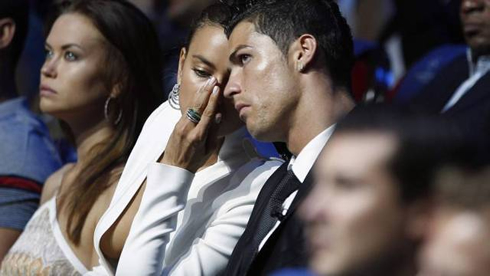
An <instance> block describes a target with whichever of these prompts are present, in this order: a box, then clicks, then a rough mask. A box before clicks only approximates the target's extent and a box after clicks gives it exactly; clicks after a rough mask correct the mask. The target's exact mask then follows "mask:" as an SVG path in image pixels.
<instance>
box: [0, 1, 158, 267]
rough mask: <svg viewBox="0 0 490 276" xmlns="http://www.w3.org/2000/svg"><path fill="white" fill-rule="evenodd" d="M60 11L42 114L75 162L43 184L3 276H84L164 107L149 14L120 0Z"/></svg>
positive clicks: (52, 24)
mask: <svg viewBox="0 0 490 276" xmlns="http://www.w3.org/2000/svg"><path fill="white" fill-rule="evenodd" d="M57 8H58V9H57V10H58V11H57V12H56V13H55V15H54V16H53V18H52V20H50V21H49V22H48V26H47V27H48V30H49V34H48V36H47V38H46V44H45V49H46V60H45V62H44V65H43V67H42V69H41V86H40V97H41V101H40V107H41V110H42V111H43V112H45V113H48V114H50V115H52V116H54V117H56V118H58V119H60V120H62V121H63V122H64V124H65V127H66V130H67V132H68V133H69V135H70V136H71V138H72V140H73V142H74V143H75V146H76V148H77V154H78V160H77V162H76V163H72V164H68V165H65V166H64V167H63V168H61V169H60V170H58V171H56V172H55V173H54V174H52V175H51V176H50V177H49V179H48V180H47V181H46V183H45V185H44V189H43V194H42V198H41V202H42V203H43V205H42V206H41V207H40V208H39V209H38V211H37V212H36V213H35V214H34V216H33V217H32V218H31V220H30V221H29V223H28V224H27V226H26V229H25V230H24V232H23V233H22V235H21V236H20V238H19V239H18V240H17V242H16V243H15V244H14V246H13V247H12V248H11V249H10V251H9V252H8V254H7V256H6V257H5V259H4V261H3V263H2V266H1V271H0V274H5V275H15V274H22V273H23V271H30V272H31V273H33V274H44V275H79V274H83V273H85V272H86V271H87V270H88V269H89V268H91V267H93V266H95V265H97V264H98V257H97V254H96V253H95V251H94V247H93V235H94V234H93V233H94V229H95V225H96V224H97V221H98V220H99V218H100V216H102V214H103V213H104V211H105V209H106V208H107V206H108V205H109V202H110V201H111V198H112V194H113V192H114V188H115V183H116V182H117V180H118V179H119V176H120V173H121V169H122V167H123V166H124V164H125V162H126V159H127V157H128V155H129V153H130V152H131V149H132V147H133V145H134V143H135V142H136V138H137V137H138V135H139V132H140V131H141V128H142V127H143V123H144V122H145V120H146V119H147V117H148V116H149V114H150V113H151V112H152V111H153V110H154V109H155V108H156V106H158V104H159V103H160V102H161V101H162V97H161V90H162V88H161V77H162V76H161V68H162V67H161V63H160V59H159V57H160V49H159V46H158V40H157V36H156V33H155V31H154V29H153V27H152V25H151V23H150V21H149V20H148V19H147V18H146V17H145V15H144V14H143V13H141V12H140V11H139V10H138V9H137V8H136V7H134V6H133V5H131V4H129V3H128V2H126V1H124V0H74V1H63V2H62V3H61V4H59V6H57ZM42 162H44V161H42Z"/></svg>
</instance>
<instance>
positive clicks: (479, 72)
mask: <svg viewBox="0 0 490 276" xmlns="http://www.w3.org/2000/svg"><path fill="white" fill-rule="evenodd" d="M466 57H467V59H468V66H469V69H470V70H469V77H468V79H467V80H465V81H464V82H463V83H462V84H461V85H460V86H459V87H458V89H456V91H455V92H454V94H453V95H452V96H451V98H450V99H449V101H448V102H447V103H446V105H445V106H444V108H443V109H442V110H441V113H444V112H446V111H447V110H449V109H450V108H451V107H453V106H454V105H455V104H456V103H457V102H458V101H459V100H460V99H461V98H462V97H463V96H464V95H465V94H466V92H468V91H469V90H470V89H471V88H472V87H473V86H474V85H475V84H476V83H477V82H478V81H479V80H480V79H481V78H482V77H483V76H484V75H485V74H486V73H488V71H489V70H490V56H480V57H478V58H477V59H476V62H475V61H474V59H473V56H472V52H471V49H469V48H468V50H467V52H466Z"/></svg>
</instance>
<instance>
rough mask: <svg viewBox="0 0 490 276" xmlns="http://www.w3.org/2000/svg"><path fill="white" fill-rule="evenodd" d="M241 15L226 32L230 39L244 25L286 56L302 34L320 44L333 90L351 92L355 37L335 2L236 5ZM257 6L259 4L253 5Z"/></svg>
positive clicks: (282, 0)
mask: <svg viewBox="0 0 490 276" xmlns="http://www.w3.org/2000/svg"><path fill="white" fill-rule="evenodd" d="M237 2H239V3H236V4H235V6H237V7H240V8H242V10H243V7H246V8H247V9H246V10H245V11H243V12H239V13H238V14H237V15H236V16H235V18H234V19H233V20H232V21H231V23H230V25H229V26H228V28H227V35H228V36H229V35H230V34H231V32H232V31H233V29H234V28H235V27H236V25H238V24H239V23H240V22H242V21H246V22H251V23H253V24H254V25H255V31H257V32H258V33H261V34H264V35H267V36H269V37H270V38H271V39H272V40H274V41H275V43H276V44H277V46H278V47H279V49H281V51H282V53H283V54H284V55H287V53H288V51H289V47H290V45H291V43H292V42H294V41H295V40H296V39H297V38H299V37H300V36H301V35H303V34H311V35H313V36H314V37H315V39H316V40H317V43H318V46H319V49H320V50H321V51H320V55H318V56H317V57H318V58H322V59H324V60H323V61H324V64H325V67H326V68H327V69H328V71H329V73H330V77H331V78H332V82H333V85H334V86H337V87H345V88H347V89H348V90H350V83H351V70H352V64H353V60H354V53H353V42H352V34H351V31H350V28H349V25H347V22H346V20H345V18H344V17H342V15H341V13H340V10H339V7H338V5H337V4H336V3H335V1H333V0H264V1H245V2H249V3H250V4H249V5H247V4H246V3H245V4H244V3H243V1H237ZM253 2H257V3H253Z"/></svg>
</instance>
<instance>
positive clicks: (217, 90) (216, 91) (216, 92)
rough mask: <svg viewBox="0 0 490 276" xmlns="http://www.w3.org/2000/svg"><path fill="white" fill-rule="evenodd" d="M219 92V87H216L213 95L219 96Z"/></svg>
mask: <svg viewBox="0 0 490 276" xmlns="http://www.w3.org/2000/svg"><path fill="white" fill-rule="evenodd" d="M218 92H219V87H218V86H215V87H214V88H213V94H218Z"/></svg>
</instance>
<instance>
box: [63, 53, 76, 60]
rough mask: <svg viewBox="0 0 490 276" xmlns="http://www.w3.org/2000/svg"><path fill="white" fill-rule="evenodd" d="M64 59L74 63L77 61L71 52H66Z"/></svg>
mask: <svg viewBox="0 0 490 276" xmlns="http://www.w3.org/2000/svg"><path fill="white" fill-rule="evenodd" d="M65 59H66V60H68V61H75V60H77V56H76V55H75V54H74V53H73V52H66V53H65Z"/></svg>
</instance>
